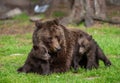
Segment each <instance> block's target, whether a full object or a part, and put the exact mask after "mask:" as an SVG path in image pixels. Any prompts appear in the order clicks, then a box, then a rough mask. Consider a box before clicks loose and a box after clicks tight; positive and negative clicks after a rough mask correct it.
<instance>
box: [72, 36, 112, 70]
mask: <svg viewBox="0 0 120 83" xmlns="http://www.w3.org/2000/svg"><path fill="white" fill-rule="evenodd" d="M78 44H79V47H78V48H79V54H78V55H76V56H74V58H73V64H74V69H75V70H77V69H78V67H79V64H80V65H81V66H83V67H85V68H87V69H92V68H98V66H99V60H102V61H103V62H104V64H105V65H106V66H110V65H111V62H110V61H109V60H108V59H107V57H106V56H105V55H104V53H103V51H102V49H101V48H100V47H99V45H98V44H97V43H96V41H95V40H94V39H92V36H82V37H80V38H79V39H78Z"/></svg>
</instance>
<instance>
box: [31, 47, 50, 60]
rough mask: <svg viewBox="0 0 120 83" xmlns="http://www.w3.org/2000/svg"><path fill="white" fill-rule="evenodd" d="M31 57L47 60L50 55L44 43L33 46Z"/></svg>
mask: <svg viewBox="0 0 120 83" xmlns="http://www.w3.org/2000/svg"><path fill="white" fill-rule="evenodd" d="M31 57H33V58H37V59H41V60H49V59H50V55H49V54H48V50H47V48H46V47H45V46H44V45H40V46H35V45H34V46H33V49H32V55H31Z"/></svg>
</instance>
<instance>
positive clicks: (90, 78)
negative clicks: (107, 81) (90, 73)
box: [85, 77, 99, 80]
mask: <svg viewBox="0 0 120 83" xmlns="http://www.w3.org/2000/svg"><path fill="white" fill-rule="evenodd" d="M97 78H99V77H88V78H85V79H87V80H94V79H97Z"/></svg>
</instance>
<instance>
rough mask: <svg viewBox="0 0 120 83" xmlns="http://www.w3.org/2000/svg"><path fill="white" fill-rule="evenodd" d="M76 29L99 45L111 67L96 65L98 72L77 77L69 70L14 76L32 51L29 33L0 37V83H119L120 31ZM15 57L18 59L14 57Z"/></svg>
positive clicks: (80, 72) (113, 29)
mask: <svg viewBox="0 0 120 83" xmlns="http://www.w3.org/2000/svg"><path fill="white" fill-rule="evenodd" d="M18 18H19V17H17V19H18ZM16 26H19V24H18V25H16ZM23 26H24V25H23ZM10 27H12V25H11V26H10ZM74 27H76V26H74ZM78 28H81V29H82V30H85V31H86V32H88V33H89V34H91V35H92V36H93V38H94V39H95V40H96V41H97V42H98V43H99V45H100V46H101V48H102V49H103V51H104V52H105V54H106V56H107V57H108V58H109V59H110V60H111V62H112V64H113V65H112V66H111V67H109V68H106V67H105V66H104V65H103V63H102V62H100V67H99V69H97V70H95V69H94V70H92V71H85V70H84V69H79V71H78V73H73V72H72V70H70V71H68V72H66V73H58V74H52V75H49V76H41V75H38V74H35V73H29V74H25V73H17V71H16V70H17V69H18V68H19V67H20V66H22V65H23V64H24V61H25V60H26V57H27V55H28V53H29V51H30V49H31V47H32V33H31V32H30V33H29V32H28V33H26V34H16V35H9V36H7V35H1V36H0V83H120V28H119V27H117V26H112V25H111V26H110V25H107V24H104V25H101V26H98V27H96V26H95V27H93V28H87V29H85V28H82V27H81V26H78ZM15 54H16V55H17V54H19V55H20V56H14V55H15Z"/></svg>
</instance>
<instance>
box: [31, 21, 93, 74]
mask: <svg viewBox="0 0 120 83" xmlns="http://www.w3.org/2000/svg"><path fill="white" fill-rule="evenodd" d="M81 35H83V36H89V34H87V33H85V32H83V31H81V30H79V29H78V30H77V29H67V28H66V27H64V26H63V25H61V24H59V22H58V20H50V21H45V22H36V29H35V31H34V33H33V45H38V44H39V43H43V44H44V45H45V46H46V48H47V50H48V53H49V54H50V55H51V57H52V62H51V63H50V70H51V72H65V71H67V70H69V69H70V66H71V62H72V58H73V57H74V56H76V55H77V54H78V53H79V52H78V51H79V50H78V49H79V48H78V45H79V44H78V38H79V37H80V36H81ZM93 56H94V57H93V58H95V55H94V54H93ZM93 62H95V61H94V60H93V61H91V62H90V63H91V64H92V65H94V64H93ZM90 66H91V65H90ZM88 67H89V66H88Z"/></svg>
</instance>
